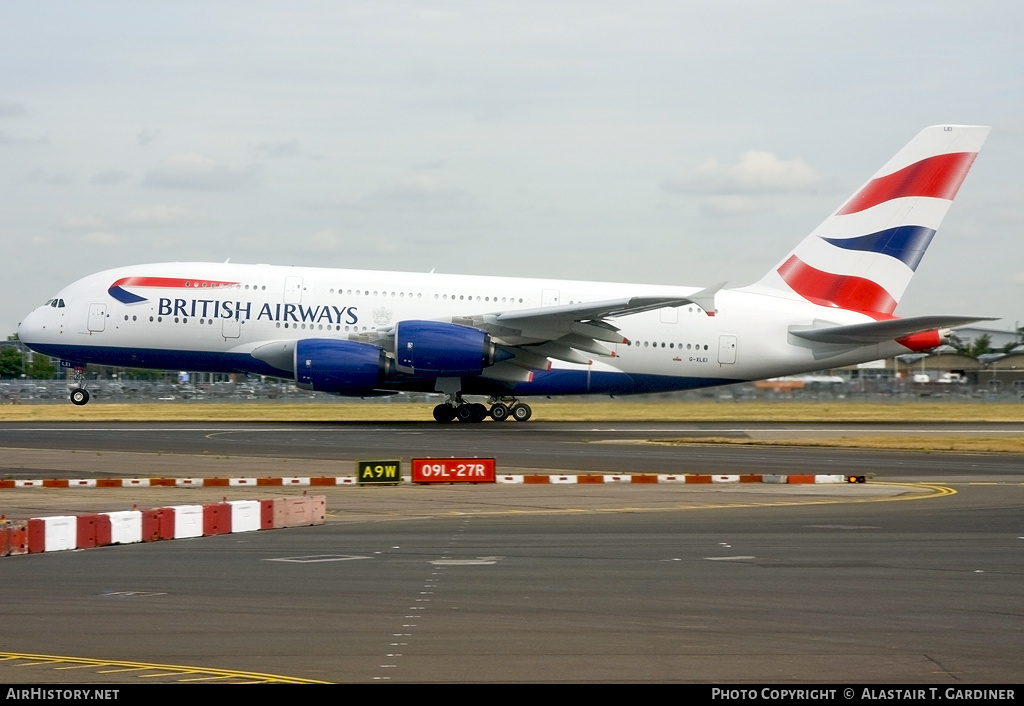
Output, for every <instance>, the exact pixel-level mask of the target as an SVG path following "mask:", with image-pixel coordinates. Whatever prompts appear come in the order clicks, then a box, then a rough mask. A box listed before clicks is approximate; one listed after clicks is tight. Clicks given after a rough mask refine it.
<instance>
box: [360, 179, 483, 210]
mask: <svg viewBox="0 0 1024 706" xmlns="http://www.w3.org/2000/svg"><path fill="white" fill-rule="evenodd" d="M356 205H357V207H359V208H361V209H364V210H377V209H386V210H393V209H398V210H407V211H438V210H448V209H459V210H465V209H471V208H475V207H476V197H474V196H473V195H472V194H471V193H469V192H468V191H464V190H462V189H457V188H454V187H449V186H443V185H441V184H439V183H437V182H436V181H435V180H433V179H429V178H426V177H415V178H407V179H400V180H398V181H395V182H393V183H391V184H387V185H384V186H381V187H378V188H377V189H374V190H373V191H371V192H370V193H368V194H366V195H365V196H362V197H361V198H359V199H357V201H356Z"/></svg>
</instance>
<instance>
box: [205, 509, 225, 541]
mask: <svg viewBox="0 0 1024 706" xmlns="http://www.w3.org/2000/svg"><path fill="white" fill-rule="evenodd" d="M230 533H231V506H230V505H228V504H227V503H214V504H212V505H203V536H204V537H209V536H210V535H214V534H230Z"/></svg>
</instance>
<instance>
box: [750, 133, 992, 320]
mask: <svg viewBox="0 0 1024 706" xmlns="http://www.w3.org/2000/svg"><path fill="white" fill-rule="evenodd" d="M988 133H989V128H988V127H981V126H973V125H936V126H934V127H929V128H925V129H924V130H922V131H921V132H920V133H918V135H917V136H916V137H915V138H914V139H913V140H911V141H910V142H909V143H908V144H907V145H906V147H904V148H903V149H902V150H900V151H899V152H898V153H897V154H896V156H895V157H893V158H892V159H890V160H889V161H888V162H887V163H886V164H885V166H883V167H882V168H881V169H879V170H878V172H877V173H876V174H875V175H874V176H873V177H871V179H870V180H868V182H867V183H866V184H864V186H862V187H861V188H860V189H858V190H857V191H856V192H855V193H854V194H853V196H851V197H850V198H849V199H848V200H847V201H846V202H845V203H844V204H843V205H842V206H840V207H839V208H838V209H836V211H835V212H834V213H833V214H832V215H831V216H829V217H828V218H827V219H825V222H824V223H822V224H821V225H820V226H818V227H817V228H816V229H815V230H814V231H813V232H812V233H811V234H810V235H809V236H807V238H805V239H804V240H803V241H802V242H801V243H800V244H799V245H797V246H796V248H794V249H793V251H792V252H790V253H789V254H788V255H787V256H786V257H785V258H783V260H782V261H781V262H780V263H779V264H778V265H776V266H775V267H774V268H773V269H772V270H771V271H770V272H769V273H768V274H767V275H765V276H764V277H763V278H762V279H761V280H760V281H758V282H757V283H755V284H753V285H751V286H749V287H746V288H744V289H745V291H754V292H759V293H764V294H774V295H775V296H782V297H787V298H791V299H797V300H806V301H810V302H814V303H815V304H820V305H822V306H827V307H832V308H838V309H846V310H850V311H859V312H863V313H866V314H868V315H871V316H873V317H875V318H889V317H891V316H892V314H893V311H894V310H895V309H896V305H897V304H898V303H899V301H900V298H901V297H902V296H903V292H904V291H905V290H906V288H907V285H908V284H909V283H910V279H911V277H913V275H914V271H915V270H916V269H917V266H918V264H919V263H920V262H921V258H922V257H923V256H924V253H925V250H926V249H927V247H928V245H929V243H931V240H932V237H933V236H934V235H935V231H936V230H937V229H938V227H939V224H940V223H941V222H942V219H943V217H944V216H945V215H946V211H948V210H949V206H950V204H951V203H952V202H953V198H954V197H955V196H956V193H957V191H958V190H959V188H960V185H961V184H962V183H963V180H964V178H965V177H966V176H967V172H968V170H970V168H971V165H972V164H973V163H974V159H975V158H976V157H977V156H978V151H979V150H980V149H981V146H982V144H983V143H984V141H985V138H986V137H987V136H988Z"/></svg>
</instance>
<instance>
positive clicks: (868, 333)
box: [789, 316, 995, 345]
mask: <svg viewBox="0 0 1024 706" xmlns="http://www.w3.org/2000/svg"><path fill="white" fill-rule="evenodd" d="M976 321H995V319H994V318H993V317H986V316H911V317H908V318H906V319H888V320H886V321H870V322H868V323H864V324H849V325H846V326H830V325H825V326H812V327H811V328H804V329H799V328H797V327H791V328H790V329H789V332H790V333H791V334H793V335H794V336H797V337H799V338H803V339H805V340H808V341H814V342H815V343H840V344H856V345H868V344H872V343H881V342H883V341H892V340H895V339H899V338H903V337H904V336H910V335H913V334H915V333H923V332H925V331H934V330H936V329H943V328H950V327H951V326H963V325H965V324H972V323H975V322H976Z"/></svg>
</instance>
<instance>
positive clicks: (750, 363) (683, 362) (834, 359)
mask: <svg viewBox="0 0 1024 706" xmlns="http://www.w3.org/2000/svg"><path fill="white" fill-rule="evenodd" d="M118 282H124V284H122V285H121V286H120V287H119V286H118V285H117V283H118ZM695 291H697V288H694V287H666V286H659V285H643V284H620V283H604V282H582V281H569V280H544V279H525V278H509V277H484V276H468V275H442V274H434V273H429V274H422V273H407V272H375V271H359V270H336V269H321V268H306V267H280V266H271V265H241V264H216V263H162V264H153V265H144V266H133V267H126V268H119V269H115V270H108V271H105V272H101V273H98V274H95V275H91V276H89V277H86V278H84V279H81V280H79V281H77V282H75V283H74V284H71V285H70V286H68V287H66V288H65V289H64V290H62V291H61V292H60V293H58V294H57V295H56V297H55V299H54V300H51V302H50V303H48V305H45V306H41V307H39V308H37V309H36V310H34V311H33V312H32V313H31V314H29V316H27V317H26V319H25V321H24V322H23V323H22V324H21V327H20V328H19V335H20V337H21V339H22V340H23V341H24V342H25V343H26V344H27V345H29V346H30V347H31V348H33V349H35V350H37V351H40V352H42V353H46V354H48V355H52V356H55V357H59V358H61V359H63V360H66V361H69V362H71V363H75V364H86V363H96V364H106V365H118V366H126V367H155V368H161V369H183V370H211V371H221V372H236V371H237V372H252V373H264V374H273V373H274V371H273V370H270V369H267V366H266V365H265V364H263V363H261V362H260V361H258V360H255V359H253V358H252V357H251V356H250V354H251V353H252V351H253V350H255V349H257V348H259V347H260V346H262V345H266V344H267V343H271V342H278V341H292V340H299V339H307V338H322V339H343V340H348V339H353V340H359V339H360V337H362V338H363V339H364V340H370V341H372V340H373V339H372V337H373V336H374V335H375V334H376V332H380V331H387V330H390V329H392V328H393V327H394V325H395V324H396V323H398V322H401V321H405V320H411V319H419V320H436V321H445V322H452V321H453V320H454V321H455V322H456V323H457V322H459V321H460V320H461V319H463V318H466V317H472V316H480V315H487V314H492V313H497V312H508V311H512V310H524V309H537V308H540V307H548V306H559V305H567V304H576V303H580V302H593V301H603V300H610V299H614V298H616V297H632V296H675V297H686V296H688V295H692V294H693V293H694V292H695ZM125 292H127V294H125ZM715 308H716V309H717V311H716V312H715V315H713V316H712V315H708V313H706V312H705V311H704V310H702V309H701V308H700V307H699V306H696V305H693V304H690V305H683V306H678V307H665V308H661V309H657V310H654V311H647V312H644V313H639V314H632V315H628V316H622V317H621V318H618V319H616V320H614V321H613V322H612V323H614V325H615V326H616V327H618V328H619V330H620V331H621V333H622V335H623V336H624V337H625V338H626V339H628V340H629V343H628V344H626V343H618V344H606V345H607V347H608V348H610V349H611V351H612V353H613V355H612V356H597V355H590V354H587V355H589V356H590V357H591V358H592V360H591V361H590V363H589V364H582V363H567V362H562V361H558V360H552V361H551V368H550V371H548V372H547V373H544V372H541V373H539V374H538V375H537V376H535V379H534V380H533V381H531V382H529V383H521V384H515V385H512V387H511V388H510V389H509V390H508V391H509V392H514V393H515V394H517V395H529V394H559V393H564V394H582V393H587V392H598V393H614V394H628V393H631V392H647V391H659V390H670V389H685V388H691V387H703V386H709V385H716V384H724V383H728V382H736V381H745V380H756V379H763V378H768V377H776V376H781V375H789V374H794V373H800V372H809V371H813V370H821V369H824V368H831V367H836V366H841V365H847V364H852V363H858V362H864V361H868V360H874V359H878V358H881V357H886V356H891V355H895V354H898V353H902V352H906V351H907V348H905V347H903V346H901V345H900V344H898V343H896V342H895V341H892V342H888V343H881V344H875V345H868V346H864V345H836V344H812V343H810V342H808V341H806V340H802V339H800V338H796V337H794V336H792V335H790V334H789V330H790V327H792V326H812V325H815V324H820V323H821V322H823V321H824V322H828V323H830V324H834V325H844V324H853V323H861V322H865V321H870V320H871V319H870V318H869V317H867V316H865V315H864V314H860V313H857V312H851V311H846V310H842V309H834V308H829V307H823V306H818V305H816V304H812V303H810V302H802V301H795V300H792V299H786V298H783V297H775V296H771V295H764V294H756V293H752V292H744V291H737V290H722V291H720V292H718V293H717V294H716V295H715ZM381 347H382V348H384V349H385V350H387V345H386V344H383V345H382V346H381ZM390 352H393V351H390ZM559 371H574V372H575V373H576V374H573V375H565V374H563V375H561V376H560V377H559V376H556V377H557V378H558V379H557V380H556V377H552V375H551V373H557V372H559ZM278 374H281V373H280V371H278ZM482 378H483V379H484V380H485V382H484V384H483V387H480V390H479V391H481V392H488V393H492V391H491V390H490V388H487V385H488V384H490V383H487V382H486V378H487V372H486V370H485V371H484V374H483V375H482ZM598 380H601V382H600V383H598V382H596V381H598ZM382 387H384V388H387V387H388V385H382ZM485 388H486V389H485ZM513 388H514V389H513ZM421 389H427V390H432V389H434V388H433V383H432V382H431V383H426V382H424V384H423V385H421ZM466 389H467V391H469V392H473V391H477V390H476V388H475V387H474V386H473V385H469V386H468V387H467V388H466Z"/></svg>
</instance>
